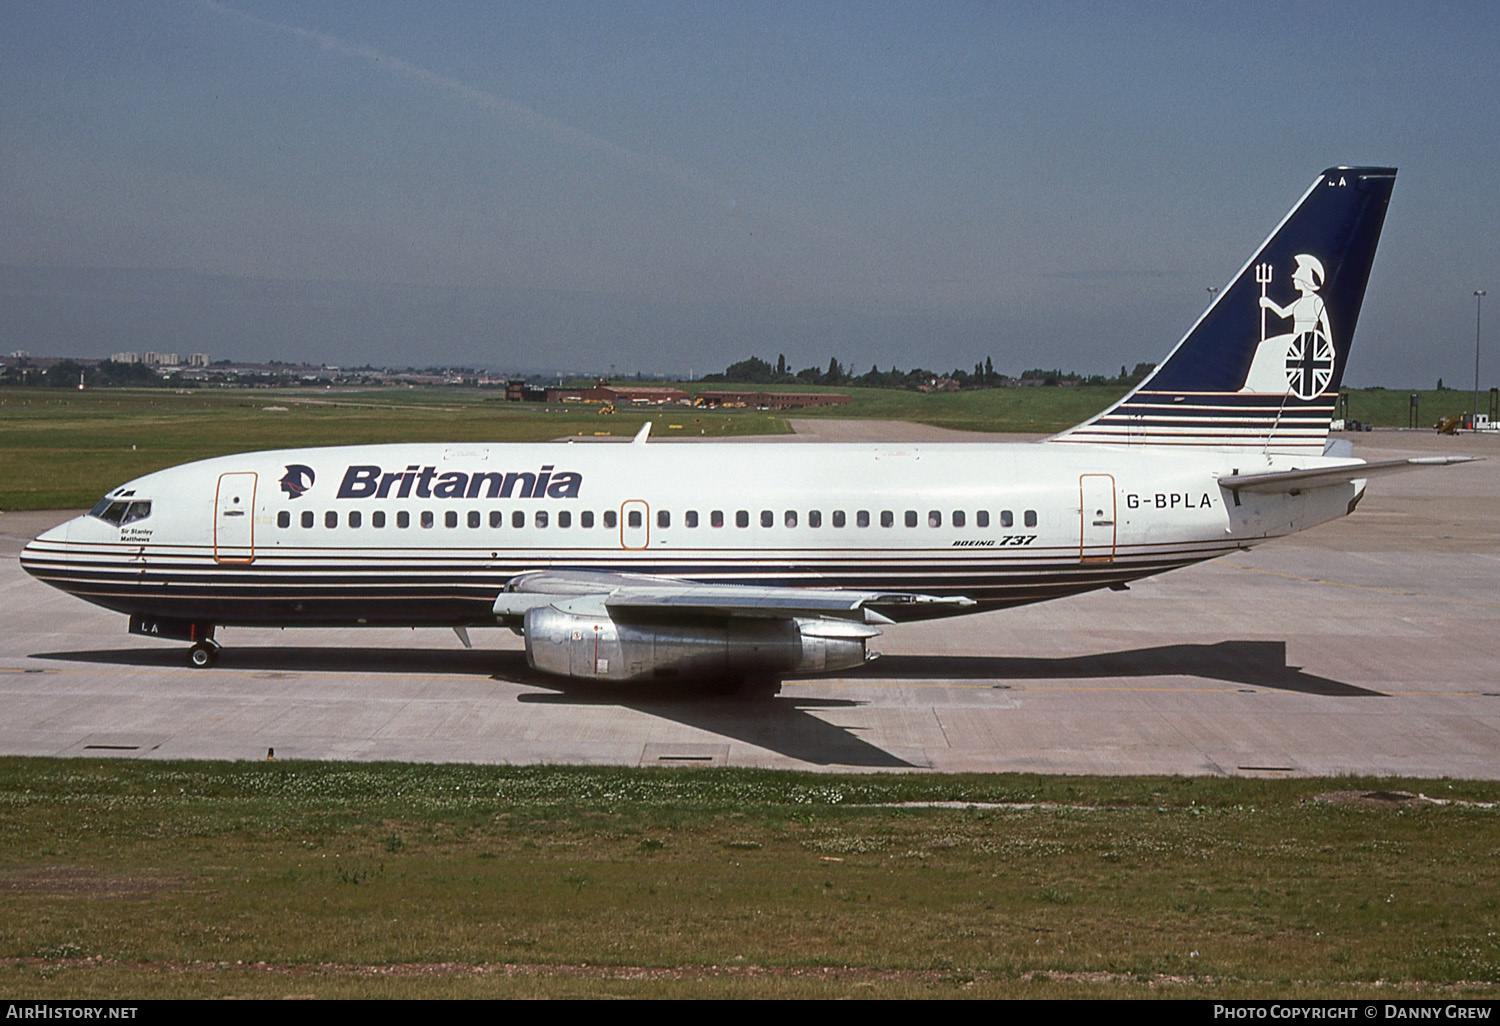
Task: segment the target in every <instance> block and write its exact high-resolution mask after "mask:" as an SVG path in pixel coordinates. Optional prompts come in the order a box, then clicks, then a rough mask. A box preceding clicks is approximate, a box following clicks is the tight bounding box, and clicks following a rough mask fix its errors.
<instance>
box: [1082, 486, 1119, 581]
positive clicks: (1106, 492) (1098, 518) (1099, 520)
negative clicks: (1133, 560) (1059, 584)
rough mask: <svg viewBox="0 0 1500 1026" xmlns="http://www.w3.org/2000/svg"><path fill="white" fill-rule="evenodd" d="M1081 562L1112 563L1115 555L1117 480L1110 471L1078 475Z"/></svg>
mask: <svg viewBox="0 0 1500 1026" xmlns="http://www.w3.org/2000/svg"><path fill="white" fill-rule="evenodd" d="M1078 496H1079V500H1080V501H1079V508H1078V514H1079V524H1078V561H1079V562H1080V563H1112V562H1114V558H1115V479H1114V476H1113V475H1111V474H1083V475H1081V476H1080V477H1079V478H1078Z"/></svg>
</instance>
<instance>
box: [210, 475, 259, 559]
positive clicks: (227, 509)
mask: <svg viewBox="0 0 1500 1026" xmlns="http://www.w3.org/2000/svg"><path fill="white" fill-rule="evenodd" d="M255 483H256V482H255V475H254V474H253V473H234V474H220V475H219V491H218V494H217V496H215V498H214V559H215V560H216V561H217V562H220V563H249V562H252V561H254V559H255Z"/></svg>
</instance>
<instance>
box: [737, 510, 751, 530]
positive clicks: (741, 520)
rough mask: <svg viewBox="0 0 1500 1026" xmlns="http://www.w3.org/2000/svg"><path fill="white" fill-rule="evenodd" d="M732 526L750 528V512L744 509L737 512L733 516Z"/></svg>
mask: <svg viewBox="0 0 1500 1026" xmlns="http://www.w3.org/2000/svg"><path fill="white" fill-rule="evenodd" d="M734 526H735V527H749V526H750V511H749V510H746V509H742V510H739V511H737V512H736V513H735V514H734Z"/></svg>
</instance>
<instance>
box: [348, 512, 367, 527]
mask: <svg viewBox="0 0 1500 1026" xmlns="http://www.w3.org/2000/svg"><path fill="white" fill-rule="evenodd" d="M362 523H364V518H363V517H362V516H360V515H359V510H357V509H355V510H350V511H349V526H350V527H358V526H359V525H360V524H362Z"/></svg>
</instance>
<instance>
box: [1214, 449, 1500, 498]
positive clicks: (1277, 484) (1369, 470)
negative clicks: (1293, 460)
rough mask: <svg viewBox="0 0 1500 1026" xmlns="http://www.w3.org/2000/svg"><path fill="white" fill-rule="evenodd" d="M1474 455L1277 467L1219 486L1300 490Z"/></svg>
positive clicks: (1229, 477)
mask: <svg viewBox="0 0 1500 1026" xmlns="http://www.w3.org/2000/svg"><path fill="white" fill-rule="evenodd" d="M1475 458H1476V457H1474V456H1419V457H1416V458H1414V459H1409V460H1380V461H1378V462H1375V463H1346V464H1343V465H1342V466H1337V467H1318V468H1317V469H1315V470H1277V471H1271V472H1268V473H1264V474H1228V475H1225V476H1224V477H1221V478H1219V486H1220V487H1221V488H1228V489H1229V490H1230V491H1232V492H1291V493H1296V492H1301V491H1306V490H1307V489H1309V488H1327V487H1328V486H1330V485H1338V484H1347V483H1349V482H1350V481H1363V480H1365V479H1367V478H1371V477H1380V476H1382V475H1384V474H1401V473H1405V472H1406V471H1408V470H1421V469H1422V468H1424V467H1446V466H1450V465H1452V464H1454V463H1470V462H1472V461H1473V460H1474V459H1475Z"/></svg>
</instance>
